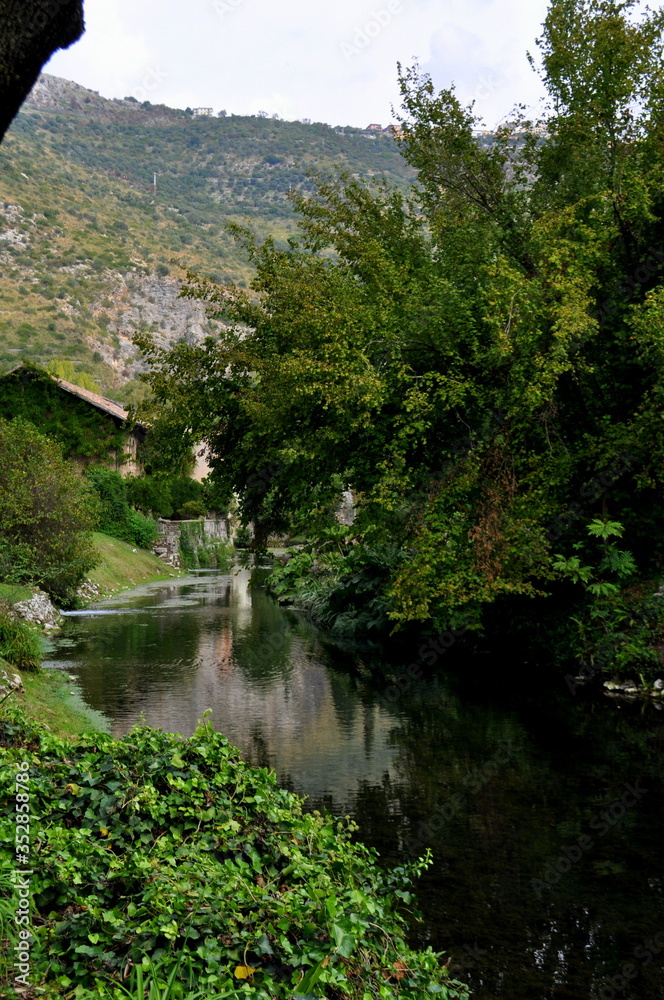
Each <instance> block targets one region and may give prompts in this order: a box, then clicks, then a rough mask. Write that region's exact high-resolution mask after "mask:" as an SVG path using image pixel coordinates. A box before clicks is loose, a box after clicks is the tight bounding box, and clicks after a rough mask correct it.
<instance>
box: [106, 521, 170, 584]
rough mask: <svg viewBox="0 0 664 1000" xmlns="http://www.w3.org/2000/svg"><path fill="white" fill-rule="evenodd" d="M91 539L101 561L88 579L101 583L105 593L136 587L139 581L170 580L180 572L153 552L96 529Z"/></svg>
mask: <svg viewBox="0 0 664 1000" xmlns="http://www.w3.org/2000/svg"><path fill="white" fill-rule="evenodd" d="M94 542H95V545H96V547H97V549H98V550H99V552H100V554H101V559H102V561H101V563H100V564H99V566H97V567H96V568H95V569H93V570H92V571H91V572H90V573H89V574H88V580H90V582H91V583H94V584H96V585H97V586H98V587H101V589H102V591H103V593H104V595H110V594H117V593H118V591H120V590H125V589H126V588H127V587H137V586H138V585H139V584H141V583H152V582H154V581H156V580H170V579H171V578H172V577H175V576H180V575H181V574H180V573H179V572H178V571H177V570H175V569H173V568H172V567H171V566H168V565H167V563H165V562H162V560H161V559H158V558H157V556H155V555H153V554H152V552H147V551H146V550H145V549H137V548H136V546H134V545H129V544H128V543H127V542H121V541H120V540H119V539H118V538H111V537H110V535H102V534H101V532H95V535H94Z"/></svg>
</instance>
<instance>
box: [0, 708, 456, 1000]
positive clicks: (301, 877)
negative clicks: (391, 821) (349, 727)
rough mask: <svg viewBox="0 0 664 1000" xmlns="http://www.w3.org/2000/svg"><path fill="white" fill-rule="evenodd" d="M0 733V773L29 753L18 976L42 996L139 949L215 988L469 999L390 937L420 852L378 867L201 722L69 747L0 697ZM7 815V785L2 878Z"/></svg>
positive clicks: (397, 937) (9, 850)
mask: <svg viewBox="0 0 664 1000" xmlns="http://www.w3.org/2000/svg"><path fill="white" fill-rule="evenodd" d="M0 743H1V744H2V745H3V746H4V747H5V748H6V749H4V750H3V751H0V755H1V756H0V776H1V778H2V781H3V784H4V787H6V788H9V787H10V786H13V785H14V782H15V779H16V773H17V765H18V764H19V762H25V761H27V762H30V763H34V766H31V767H30V795H31V803H32V809H33V810H34V813H35V815H37V816H39V818H40V819H39V831H40V842H39V865H35V866H34V867H35V873H34V875H32V876H31V888H32V891H33V895H34V902H35V909H36V911H37V912H38V913H39V914H40V919H39V922H38V923H37V922H35V923H34V925H33V930H32V933H33V934H34V935H35V937H36V938H37V941H36V942H35V945H36V947H35V948H34V949H33V964H32V968H31V981H32V982H33V983H34V984H35V985H38V986H39V987H43V986H45V987H46V995H47V996H49V997H51V996H55V995H57V996H58V997H65V998H68V997H73V996H74V995H76V996H79V997H80V996H82V995H85V994H84V993H83V991H84V990H85V989H86V988H90V987H92V988H95V989H96V988H97V985H96V984H98V986H99V987H102V984H103V983H104V982H106V983H108V982H109V979H110V980H112V981H115V982H119V981H121V980H122V978H123V976H125V975H128V974H129V970H130V969H131V966H132V965H141V966H142V967H143V968H144V969H147V968H148V967H149V962H150V961H151V960H152V961H154V962H156V963H158V964H159V967H160V969H161V970H162V971H163V974H164V978H166V977H167V976H168V975H169V973H172V974H173V975H174V977H175V979H176V981H177V980H179V981H180V984H182V983H183V981H184V982H185V983H188V982H189V981H190V980H191V979H192V978H193V980H194V981H195V982H196V985H197V987H198V989H199V990H201V991H202V993H203V995H204V996H210V997H213V996H214V997H220V998H221V997H224V998H229V1000H230V998H233V997H237V996H247V997H253V998H255V1000H269V998H274V1000H290V998H292V997H293V994H294V993H295V992H297V993H299V994H301V995H306V994H310V995H313V996H318V997H328V998H330V1000H332V998H340V997H346V998H347V1000H365V998H369V997H370V998H379V1000H380V998H383V1000H391V998H393V997H394V996H395V995H397V994H398V996H399V997H401V998H402V1000H419V998H422V997H425V996H429V995H437V996H439V997H442V998H447V1000H466V998H467V997H468V992H467V989H466V987H464V986H463V985H462V984H460V983H457V982H454V981H452V980H450V979H449V977H448V973H447V970H446V968H445V967H444V966H442V965H441V964H440V962H439V957H438V956H437V955H436V954H435V953H434V952H432V951H431V950H430V949H427V950H425V951H413V950H411V949H410V948H409V947H408V945H407V944H406V940H405V939H406V920H405V918H404V917H403V916H402V915H401V911H402V909H403V908H404V907H410V906H411V904H412V903H413V902H414V897H413V896H412V894H411V883H412V880H413V878H414V877H415V876H416V875H418V874H419V873H420V872H421V871H422V870H423V869H424V868H426V867H427V860H420V861H419V862H416V863H414V864H410V865H407V866H404V867H401V868H396V869H394V870H392V871H388V872H383V871H382V870H381V869H380V868H379V867H378V865H377V863H376V858H375V853H374V852H373V851H372V850H370V849H368V848H366V847H364V846H363V845H362V844H357V843H353V842H352V830H353V827H352V825H351V824H349V823H347V822H345V821H342V820H337V819H334V818H333V817H331V816H329V815H323V816H322V815H320V813H313V814H306V813H304V812H303V809H302V801H301V799H299V798H298V797H297V796H295V795H293V794H292V793H290V792H288V791H286V790H284V789H281V788H279V786H278V785H277V783H276V779H275V777H274V774H273V773H271V772H269V771H267V770H266V769H263V768H251V767H248V766H247V765H245V764H244V763H243V761H242V760H241V758H240V756H239V753H238V751H237V750H236V749H235V748H234V747H232V746H231V745H230V744H229V743H228V741H227V740H226V739H225V737H223V736H222V735H220V734H218V733H215V732H213V731H212V730H211V729H210V728H209V727H207V726H201V727H199V728H198V729H197V731H196V732H195V733H194V735H193V736H192V737H190V738H189V739H186V740H182V739H180V738H179V737H177V736H174V735H171V734H168V733H164V732H161V731H155V730H152V729H149V728H148V727H141V728H135V729H134V730H133V731H132V732H131V733H130V734H129V735H127V736H124V737H122V738H121V739H119V740H116V739H113V738H112V737H111V736H107V735H105V734H91V735H87V736H83V737H81V738H80V739H79V740H78V741H77V743H76V744H75V745H74V744H71V743H69V742H64V741H61V740H59V739H56V738H55V737H53V736H51V735H49V734H48V733H47V732H46V731H45V730H44V729H43V728H42V727H39V726H34V725H29V724H27V723H26V721H25V719H24V718H23V716H22V715H21V713H20V712H19V711H18V710H16V709H12V710H11V711H5V712H4V717H3V719H2V721H0ZM15 822H16V821H15V806H14V802H13V800H10V799H7V800H6V804H5V805H4V806H3V807H2V810H0V851H1V854H0V858H1V859H2V860H1V862H0V878H1V876H2V875H4V874H8V873H9V871H10V870H12V869H15V867H16V856H15V836H16V826H15ZM10 927H11V928H15V925H14V924H13V923H11V922H10ZM10 933H11V934H12V937H15V931H11V932H10ZM14 944H15V941H14V940H12V941H10V953H11V954H13V952H11V946H13V945H14ZM180 988H181V986H180ZM6 989H7V990H9V989H10V986H9V983H6ZM40 992H41V990H40ZM5 995H9V994H8V993H5ZM95 995H97V996H98V995H99V994H98V993H95ZM102 995H103V994H102ZM107 995H108V996H110V995H111V992H110V989H109V992H108V994H107ZM116 995H118V994H116ZM151 995H152V994H151ZM169 995H171V996H178V995H181V993H177V992H175V991H174V992H173V993H172V994H169Z"/></svg>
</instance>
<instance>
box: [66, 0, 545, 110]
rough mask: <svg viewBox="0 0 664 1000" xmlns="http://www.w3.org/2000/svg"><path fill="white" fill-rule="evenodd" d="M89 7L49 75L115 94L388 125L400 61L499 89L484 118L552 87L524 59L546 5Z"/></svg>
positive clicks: (194, 1)
mask: <svg viewBox="0 0 664 1000" xmlns="http://www.w3.org/2000/svg"><path fill="white" fill-rule="evenodd" d="M85 9H86V20H87V32H86V34H85V35H84V37H83V39H82V40H81V41H80V42H78V43H77V44H76V45H74V46H72V47H71V48H70V49H68V50H66V51H64V52H61V53H57V54H56V55H55V56H54V57H53V58H52V60H51V62H50V63H49V66H48V68H47V71H48V72H51V73H55V74H56V75H59V76H64V77H67V78H69V79H73V80H75V81H76V82H77V83H80V84H83V85H84V86H88V87H91V88H92V89H93V90H98V91H99V92H100V93H102V94H103V95H104V96H106V97H124V96H126V95H128V94H133V95H134V96H137V97H142V96H143V94H146V96H147V99H149V100H151V101H152V102H153V103H160V102H164V103H166V104H171V105H173V106H176V107H187V106H190V107H196V106H201V105H203V106H213V107H214V108H215V110H218V109H220V108H226V109H227V110H228V111H229V113H232V112H235V113H237V114H252V113H255V112H256V111H258V110H265V111H267V112H268V113H270V114H272V113H274V112H276V113H278V114H280V115H281V116H282V117H286V118H302V117H307V118H311V119H312V120H313V121H326V122H329V123H330V124H352V125H366V124H368V122H370V121H377V122H382V123H384V124H387V123H388V121H389V120H390V105H391V104H397V103H398V101H399V94H398V86H397V81H396V63H397V61H400V62H401V63H402V64H404V65H410V64H411V63H412V61H413V57H418V58H419V60H420V62H421V63H422V65H423V67H424V68H425V69H428V70H429V71H430V72H431V74H432V76H433V79H434V83H435V84H436V86H437V87H445V86H449V84H450V82H451V80H452V79H455V80H456V82H457V84H458V86H459V93H460V96H463V97H464V98H469V99H470V98H472V97H473V96H475V97H476V98H478V96H479V95H480V94H481V95H484V93H485V91H490V93H489V94H488V97H483V98H482V99H483V103H484V108H479V109H478V110H479V111H480V112H482V111H483V110H484V109H486V110H487V111H488V112H489V113H490V114H492V115H495V117H497V118H500V117H502V115H503V114H505V113H507V112H508V111H509V109H510V108H511V106H512V105H513V104H514V103H515V102H516V101H519V100H525V101H529V100H531V99H535V96H536V94H537V93H538V86H537V81H536V78H534V76H533V74H532V72H530V71H528V72H526V71H525V70H524V68H523V67H525V69H526V70H527V67H526V64H525V56H524V52H525V49H526V48H528V47H531V48H532V47H533V41H534V37H535V35H536V34H537V33H538V30H539V24H540V23H541V21H542V19H543V17H544V13H545V0H529V2H527V0H466V2H464V3H460V2H457V0H447V2H440V0H360V2H358V0H285V2H282V3H274V0H188V3H187V4H182V3H181V2H178V0H161V2H157V0H141V2H140V3H136V0H86V5H85ZM492 81H493V82H492ZM496 81H499V82H498V83H496ZM146 83H147V85H146ZM143 99H146V98H145V97H143Z"/></svg>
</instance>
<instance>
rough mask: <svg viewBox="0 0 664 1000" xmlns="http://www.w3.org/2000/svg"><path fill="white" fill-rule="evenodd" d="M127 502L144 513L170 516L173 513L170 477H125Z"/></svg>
mask: <svg viewBox="0 0 664 1000" xmlns="http://www.w3.org/2000/svg"><path fill="white" fill-rule="evenodd" d="M124 482H125V489H126V495H127V500H128V502H129V503H130V504H131V505H132V506H133V507H137V508H138V509H139V510H140V511H142V512H143V513H144V514H148V513H150V514H153V515H154V516H155V517H170V516H171V514H172V513H173V501H172V499H171V485H170V478H169V477H165V476H128V477H127V479H125V481H124Z"/></svg>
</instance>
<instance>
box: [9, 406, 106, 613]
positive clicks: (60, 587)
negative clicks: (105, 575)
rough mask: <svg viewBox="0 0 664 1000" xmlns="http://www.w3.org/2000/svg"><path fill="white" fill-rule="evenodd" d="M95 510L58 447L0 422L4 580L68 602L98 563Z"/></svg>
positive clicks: (27, 429) (22, 424) (28, 429)
mask: <svg viewBox="0 0 664 1000" xmlns="http://www.w3.org/2000/svg"><path fill="white" fill-rule="evenodd" d="M97 515H98V510H97V505H96V502H95V500H94V497H93V496H92V495H91V493H90V490H89V489H88V488H87V485H86V483H85V481H84V480H83V479H82V478H81V476H80V475H79V474H78V471H77V469H76V467H75V466H74V465H73V464H72V463H71V462H68V461H66V460H65V459H64V458H63V456H62V449H61V447H60V445H59V444H58V443H57V442H55V441H53V440H52V439H51V438H47V437H44V435H43V434H40V433H39V431H38V430H37V429H36V428H35V427H34V426H33V425H32V424H30V423H27V422H26V421H25V420H23V419H21V418H16V419H14V420H12V421H11V422H9V421H6V420H2V419H0V579H2V580H3V581H5V582H7V583H34V584H37V585H39V586H40V587H42V588H43V589H44V590H45V591H47V593H48V594H50V596H51V597H52V598H54V599H55V600H57V601H60V602H65V603H66V602H67V601H69V600H71V598H72V597H73V594H74V591H75V590H76V589H77V587H78V586H79V585H80V584H81V583H82V581H83V579H84V577H85V574H86V573H87V572H88V570H90V569H91V568H92V567H93V566H94V565H95V564H96V561H97V557H96V553H95V550H94V546H93V544H92V538H91V531H92V528H93V527H94V524H95V520H96V517H97Z"/></svg>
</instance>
